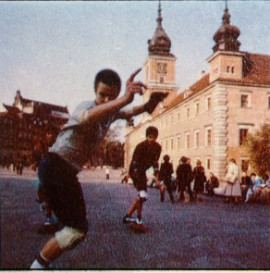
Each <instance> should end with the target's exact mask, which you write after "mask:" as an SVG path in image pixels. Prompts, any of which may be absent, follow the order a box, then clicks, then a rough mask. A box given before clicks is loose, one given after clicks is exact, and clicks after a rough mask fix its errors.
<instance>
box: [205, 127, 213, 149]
mask: <svg viewBox="0 0 270 273" xmlns="http://www.w3.org/2000/svg"><path fill="white" fill-rule="evenodd" d="M211 145H212V130H211V129H206V146H207V147H209V146H211Z"/></svg>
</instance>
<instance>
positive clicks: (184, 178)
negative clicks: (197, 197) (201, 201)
mask: <svg viewBox="0 0 270 273" xmlns="http://www.w3.org/2000/svg"><path fill="white" fill-rule="evenodd" d="M176 177H177V178H176V179H177V181H178V192H179V201H181V200H183V199H184V203H185V204H187V203H189V201H192V200H193V195H192V191H191V187H190V185H191V182H192V180H193V175H192V169H191V165H190V164H189V163H188V159H187V158H186V157H185V156H182V157H181V159H180V164H179V166H178V167H177V169H176ZM187 193H188V195H189V198H188V196H187Z"/></svg>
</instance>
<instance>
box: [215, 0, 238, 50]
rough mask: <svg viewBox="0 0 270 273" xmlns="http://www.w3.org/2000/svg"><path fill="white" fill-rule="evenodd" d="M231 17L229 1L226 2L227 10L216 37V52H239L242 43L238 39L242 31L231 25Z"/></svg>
mask: <svg viewBox="0 0 270 273" xmlns="http://www.w3.org/2000/svg"><path fill="white" fill-rule="evenodd" d="M230 18H231V15H230V13H229V9H228V4H227V0H225V10H224V14H223V16H222V25H221V27H220V28H219V29H218V31H217V32H216V33H215V35H214V40H215V42H216V45H215V46H214V47H213V50H214V52H216V51H218V50H223V51H224V50H225V51H239V47H240V44H241V43H240V42H239V41H238V37H239V35H240V30H239V29H238V27H236V26H233V25H231V22H230Z"/></svg>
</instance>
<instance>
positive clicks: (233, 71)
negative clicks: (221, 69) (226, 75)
mask: <svg viewBox="0 0 270 273" xmlns="http://www.w3.org/2000/svg"><path fill="white" fill-rule="evenodd" d="M231 71H232V74H233V73H234V66H232V69H231Z"/></svg>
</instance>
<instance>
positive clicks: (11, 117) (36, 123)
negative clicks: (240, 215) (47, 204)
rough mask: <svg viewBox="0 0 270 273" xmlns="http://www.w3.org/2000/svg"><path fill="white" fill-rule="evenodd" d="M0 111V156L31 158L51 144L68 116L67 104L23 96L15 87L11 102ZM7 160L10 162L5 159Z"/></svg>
mask: <svg viewBox="0 0 270 273" xmlns="http://www.w3.org/2000/svg"><path fill="white" fill-rule="evenodd" d="M3 106H4V108H5V109H6V111H5V112H1V113H0V127H1V130H0V149H1V150H0V159H1V161H3V160H4V161H14V160H15V158H18V157H19V158H24V160H25V161H26V163H27V164H30V163H31V161H34V160H35V157H36V155H37V154H40V153H43V152H44V151H46V150H47V149H48V147H49V146H50V145H51V144H52V141H54V139H55V138H56V136H57V134H58V133H59V131H60V129H61V128H62V126H63V125H64V124H65V123H66V122H67V120H68V118H69V112H68V109H67V107H62V106H58V105H53V104H48V103H44V102H40V101H34V100H30V99H25V98H23V97H22V95H21V92H20V91H19V90H18V91H17V92H16V96H15V99H14V103H13V105H7V104H3ZM9 163H11V162H9Z"/></svg>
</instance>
